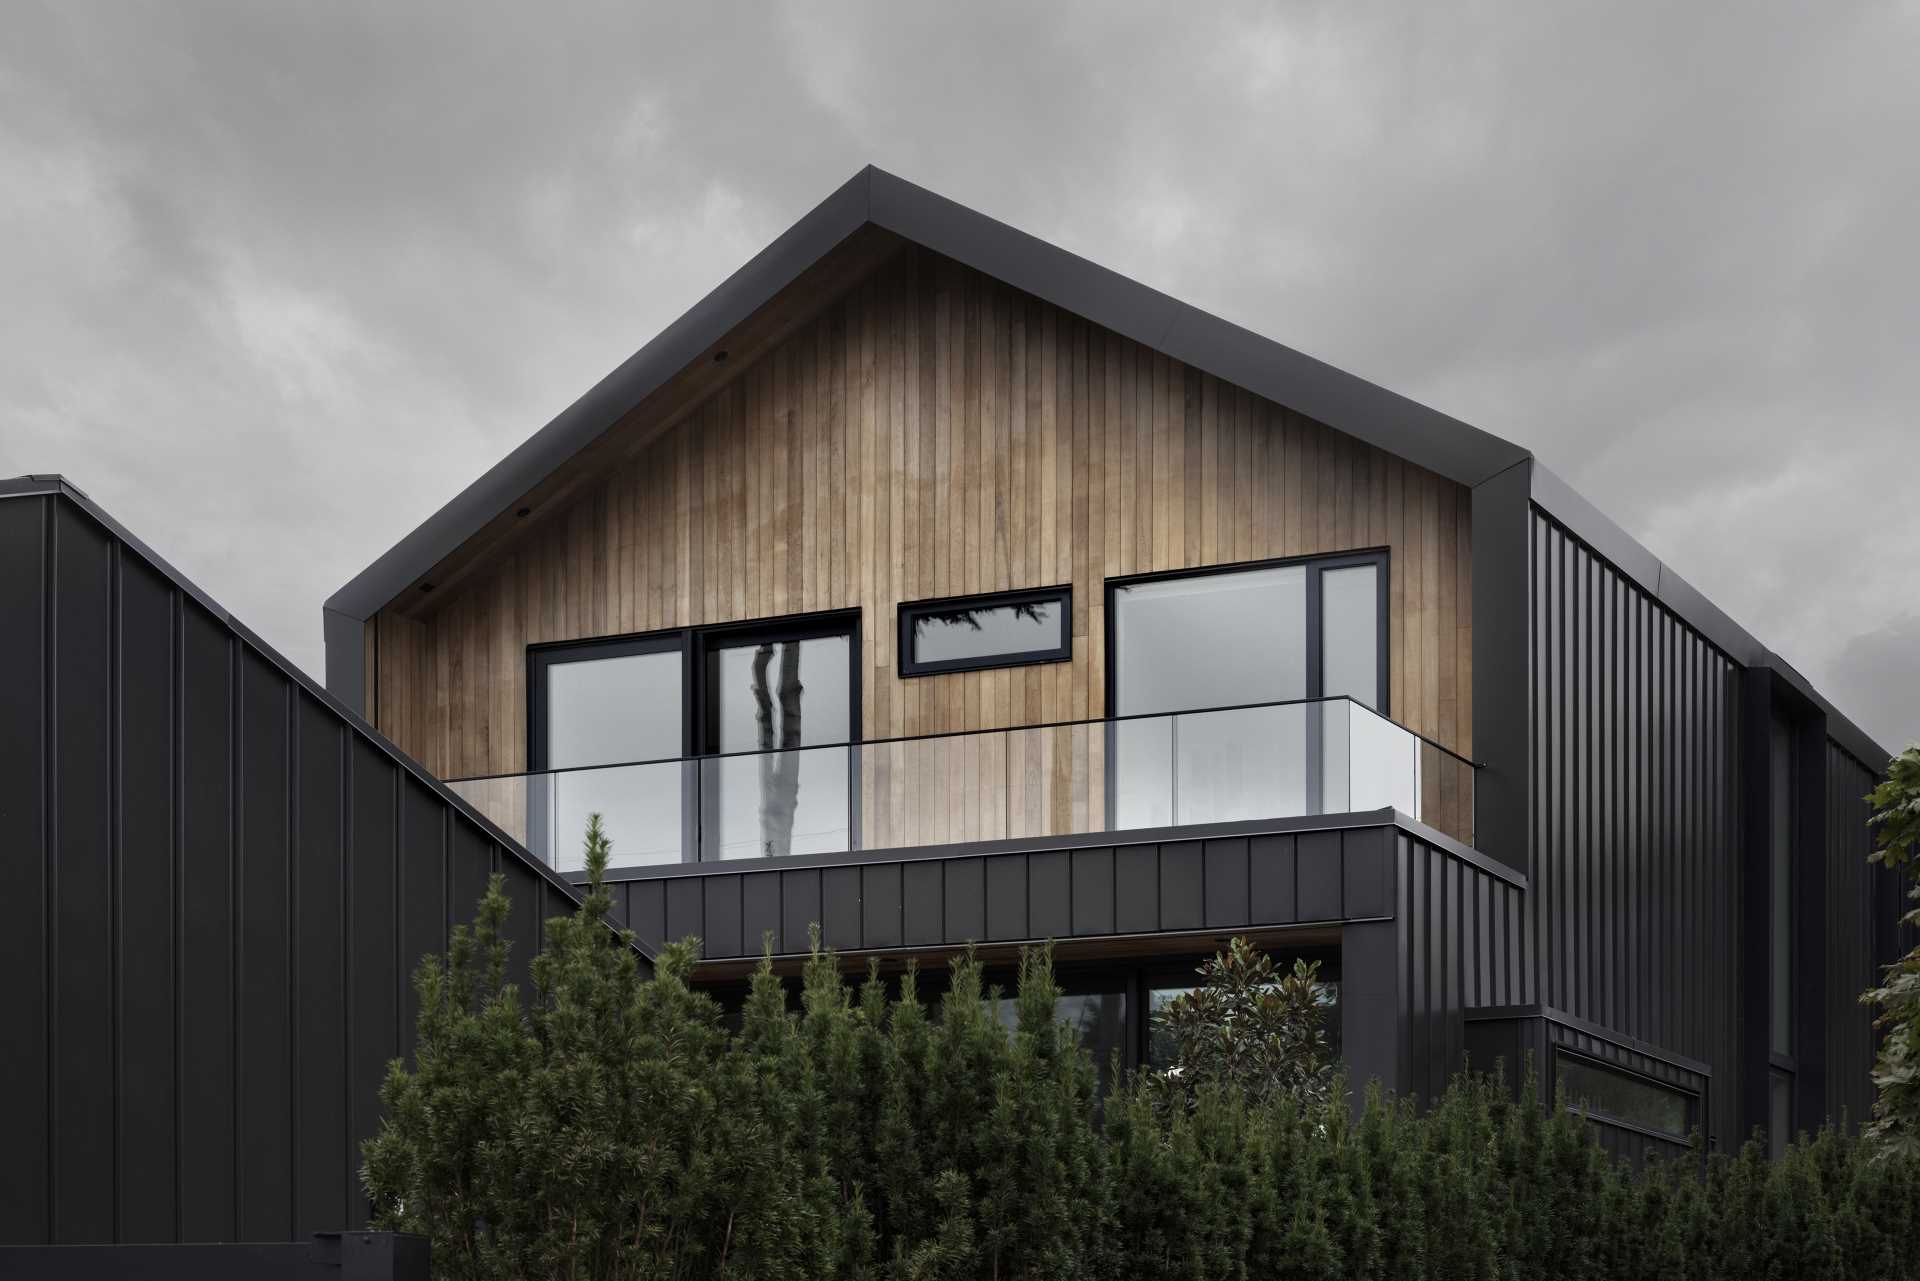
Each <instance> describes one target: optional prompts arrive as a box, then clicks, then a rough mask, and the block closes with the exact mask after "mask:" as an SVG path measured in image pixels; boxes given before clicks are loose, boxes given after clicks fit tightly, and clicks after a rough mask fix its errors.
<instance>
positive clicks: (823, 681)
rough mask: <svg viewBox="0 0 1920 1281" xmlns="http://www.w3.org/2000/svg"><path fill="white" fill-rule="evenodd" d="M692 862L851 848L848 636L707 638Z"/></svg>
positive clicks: (786, 632)
mask: <svg viewBox="0 0 1920 1281" xmlns="http://www.w3.org/2000/svg"><path fill="white" fill-rule="evenodd" d="M705 661H706V669H705V676H706V679H705V683H704V686H703V694H704V699H705V704H706V726H705V735H706V741H705V742H704V744H703V750H704V751H708V752H718V753H747V754H746V755H721V756H719V757H717V758H715V759H710V760H706V761H703V762H702V764H701V769H702V771H703V776H702V780H701V805H702V822H701V852H700V856H701V857H702V858H708V859H711V858H770V857H772V858H777V857H781V856H783V855H788V854H828V853H833V852H835V851H839V850H846V849H851V848H853V840H852V829H851V824H850V819H851V815H852V812H853V811H852V806H851V793H850V790H849V782H850V774H849V757H850V756H851V755H852V753H851V752H849V751H848V750H847V748H846V747H845V746H844V744H846V743H848V742H849V741H851V740H852V738H853V717H854V713H855V711H856V708H855V703H854V689H853V638H852V635H851V634H850V633H849V632H848V631H847V630H845V626H844V624H839V625H835V626H834V628H833V629H832V630H826V631H822V630H819V629H806V628H801V629H794V628H786V629H776V630H758V629H756V630H754V631H752V632H746V633H720V634H716V635H714V636H712V637H710V638H708V641H707V644H706V655H705Z"/></svg>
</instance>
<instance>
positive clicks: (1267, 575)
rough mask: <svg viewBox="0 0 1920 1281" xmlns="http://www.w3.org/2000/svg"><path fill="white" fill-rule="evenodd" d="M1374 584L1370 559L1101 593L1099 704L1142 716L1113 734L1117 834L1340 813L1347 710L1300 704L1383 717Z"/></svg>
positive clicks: (1184, 577)
mask: <svg viewBox="0 0 1920 1281" xmlns="http://www.w3.org/2000/svg"><path fill="white" fill-rule="evenodd" d="M1386 581H1387V564H1386V557H1385V555H1384V554H1380V553H1367V554H1362V555H1354V556H1338V557H1323V558H1319V559H1315V560H1306V561H1296V562H1291V563H1283V564H1270V565H1258V566H1250V567H1236V568H1232V569H1223V570H1208V571H1201V572H1196V573H1186V574H1179V575H1157V576H1154V577H1150V578H1142V579H1134V580H1129V581H1121V582H1115V583H1112V584H1110V596H1109V607H1108V618H1109V622H1108V626H1109V628H1110V632H1109V643H1108V662H1109V664H1110V669H1111V670H1110V673H1109V680H1110V686H1109V689H1110V691H1111V695H1112V696H1111V699H1110V700H1109V702H1110V706H1111V707H1112V709H1113V712H1114V714H1115V715H1117V716H1121V717H1143V716H1144V717H1147V718H1148V719H1129V720H1122V721H1121V722H1120V723H1118V724H1117V725H1116V726H1115V727H1114V731H1113V735H1112V749H1111V769H1112V778H1111V790H1112V795H1113V798H1114V802H1113V803H1114V821H1115V823H1116V825H1117V826H1119V827H1123V828H1131V827H1159V826H1167V825H1172V824H1183V823H1202V822H1220V821H1226V820H1232V819H1242V818H1275V817H1283V816H1287V815H1293V814H1310V813H1320V812H1324V811H1325V810H1327V809H1346V808H1349V807H1350V806H1349V803H1348V801H1347V797H1348V796H1349V795H1350V794H1352V793H1351V791H1350V789H1352V788H1353V786H1354V783H1355V780H1353V779H1352V778H1351V777H1350V776H1349V772H1348V770H1347V769H1346V768H1345V762H1347V761H1348V760H1349V759H1350V751H1351V745H1350V743H1349V741H1348V728H1349V724H1350V721H1349V717H1348V715H1347V708H1346V707H1345V706H1341V707H1337V708H1333V709H1323V708H1321V707H1319V706H1317V705H1315V704H1312V703H1309V702H1305V701H1302V700H1311V699H1319V698H1323V697H1327V696H1334V695H1347V696H1349V697H1351V698H1352V699H1354V700H1355V701H1357V702H1359V703H1361V704H1364V705H1365V706H1366V707H1370V708H1373V709H1375V710H1377V711H1379V712H1380V713H1382V714H1383V715H1384V714H1385V712H1386V710H1387V693H1388V691H1387V665H1386V653H1387V649H1386V645H1385V642H1384V637H1385V631H1386ZM1268 704H1282V705H1281V706H1270V705H1268ZM1249 705H1255V706H1249ZM1263 705H1264V706H1263ZM1206 709H1215V710H1206ZM1174 712H1179V713H1187V714H1184V715H1180V716H1177V717H1176V716H1168V715H1165V714H1166V713H1174ZM1330 762H1331V763H1334V764H1336V765H1338V768H1337V769H1329V768H1327V767H1328V765H1329V763H1330ZM1336 793H1337V794H1338V798H1339V799H1338V800H1336V799H1335V794H1336ZM1404 807H1405V806H1403V808H1404Z"/></svg>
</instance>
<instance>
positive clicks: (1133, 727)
mask: <svg viewBox="0 0 1920 1281" xmlns="http://www.w3.org/2000/svg"><path fill="white" fill-rule="evenodd" d="M1177 719H1178V717H1173V716H1150V717H1146V718H1143V719H1141V720H1137V721H1115V722H1114V723H1113V725H1112V726H1111V731H1112V743H1113V825H1114V827H1115V828H1116V829H1118V830H1121V831H1124V830H1126V829H1128V828H1134V827H1170V826H1172V824H1173V723H1174V721H1175V720H1177Z"/></svg>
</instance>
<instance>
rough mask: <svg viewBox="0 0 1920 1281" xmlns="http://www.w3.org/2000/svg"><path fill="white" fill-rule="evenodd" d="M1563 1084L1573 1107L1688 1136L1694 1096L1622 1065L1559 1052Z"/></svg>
mask: <svg viewBox="0 0 1920 1281" xmlns="http://www.w3.org/2000/svg"><path fill="white" fill-rule="evenodd" d="M1556 1061H1557V1062H1558V1064H1559V1068H1560V1088H1561V1091H1562V1093H1563V1094H1564V1095H1565V1096H1566V1100H1567V1104H1568V1106H1570V1107H1576V1108H1582V1109H1584V1110H1586V1111H1588V1112H1591V1113H1593V1114H1594V1115H1595V1116H1604V1117H1609V1118H1611V1119H1613V1120H1615V1121H1625V1122H1627V1123H1628V1124H1630V1125H1637V1126H1640V1127H1641V1128H1642V1129H1647V1130H1655V1131H1658V1132H1659V1133H1661V1134H1670V1135H1672V1136H1673V1137H1674V1138H1676V1139H1685V1138H1686V1137H1687V1130H1688V1125H1689V1119H1690V1118H1689V1115H1688V1114H1689V1113H1690V1112H1691V1111H1692V1107H1691V1104H1692V1099H1691V1098H1690V1097H1689V1096H1688V1095H1685V1094H1682V1093H1680V1092H1679V1091H1678V1090H1672V1089H1668V1088H1667V1087H1666V1086H1664V1085H1656V1084H1654V1083H1653V1082H1652V1081H1649V1080H1647V1079H1645V1078H1644V1077H1639V1076H1635V1075H1633V1074H1632V1073H1630V1072H1624V1071H1621V1070H1620V1069H1618V1068H1610V1067H1603V1066H1601V1065H1600V1064H1598V1063H1594V1062H1591V1061H1589V1060H1587V1059H1578V1058H1573V1057H1572V1056H1570V1055H1565V1054H1562V1055H1558V1056H1556Z"/></svg>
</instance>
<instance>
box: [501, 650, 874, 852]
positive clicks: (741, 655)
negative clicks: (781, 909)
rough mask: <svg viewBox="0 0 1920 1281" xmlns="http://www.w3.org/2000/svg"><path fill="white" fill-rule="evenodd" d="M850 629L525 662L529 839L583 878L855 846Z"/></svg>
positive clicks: (855, 694) (562, 654)
mask: <svg viewBox="0 0 1920 1281" xmlns="http://www.w3.org/2000/svg"><path fill="white" fill-rule="evenodd" d="M857 629H858V618H857V616H855V615H851V614H834V615H817V616H811V617H803V618H786V619H774V620H768V621H763V622H756V623H747V624H729V625H725V626H718V627H710V628H694V629H682V630H676V631H672V632H662V633H656V634H653V635H649V636H635V637H620V638H615V639H610V640H599V641H588V642H580V643H572V644H566V645H548V646H539V647H536V648H534V649H532V650H530V651H529V652H528V721H527V725H528V742H527V747H528V763H529V767H530V769H531V770H532V771H533V773H532V774H530V775H529V780H528V816H529V821H528V830H529V840H530V842H531V843H532V844H534V846H535V847H536V848H535V852H536V853H539V854H541V855H542V856H543V857H546V858H548V859H549V861H551V862H553V864H554V865H555V866H556V867H558V868H561V869H562V870H576V869H577V868H579V867H580V866H581V850H582V834H583V833H584V831H585V828H586V822H587V815H588V814H589V813H596V812H597V813H599V814H600V815H601V816H602V823H603V826H604V828H605V830H606V832H607V835H608V837H609V839H610V840H611V841H612V843H613V862H614V864H615V865H616V866H631V865H634V864H641V863H662V862H680V861H683V860H688V859H694V858H716V859H717V858H750V857H779V856H783V855H789V854H806V853H832V852H837V851H840V850H845V849H850V848H852V847H853V845H854V843H855V838H854V833H853V830H852V826H853V814H854V808H853V805H852V800H851V788H852V786H853V779H852V769H851V762H850V756H851V753H850V752H849V750H848V748H847V747H846V744H847V743H849V742H850V741H852V740H853V739H854V738H855V737H857V735H856V733H855V726H856V725H857V724H858V712H859V673H858V663H857V656H856V653H855V650H856V648H857V646H856V638H857V635H858V630H857Z"/></svg>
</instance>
